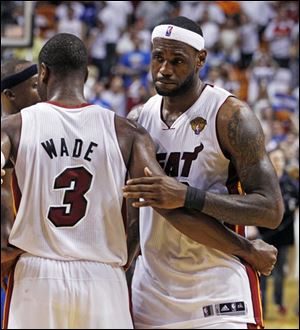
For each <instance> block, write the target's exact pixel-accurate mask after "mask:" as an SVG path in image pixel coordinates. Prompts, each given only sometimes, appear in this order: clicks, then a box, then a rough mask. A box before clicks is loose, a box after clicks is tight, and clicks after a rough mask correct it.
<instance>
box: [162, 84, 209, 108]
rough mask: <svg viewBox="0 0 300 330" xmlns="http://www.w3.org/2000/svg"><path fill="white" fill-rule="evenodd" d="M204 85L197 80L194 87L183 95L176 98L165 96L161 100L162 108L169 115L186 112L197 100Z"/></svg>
mask: <svg viewBox="0 0 300 330" xmlns="http://www.w3.org/2000/svg"><path fill="white" fill-rule="evenodd" d="M205 85H206V84H205V83H203V82H202V81H201V80H198V81H197V83H196V86H194V87H191V88H189V90H188V91H187V92H186V93H185V94H181V95H178V96H172V97H169V96H165V97H164V98H163V108H164V109H165V110H167V111H168V112H170V113H179V114H180V113H183V112H185V111H187V110H188V109H189V108H190V107H191V106H192V105H193V104H194V103H195V102H196V101H197V100H198V98H199V96H200V95H201V93H202V92H203V89H204V87H205Z"/></svg>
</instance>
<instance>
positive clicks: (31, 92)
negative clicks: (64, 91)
mask: <svg viewBox="0 0 300 330" xmlns="http://www.w3.org/2000/svg"><path fill="white" fill-rule="evenodd" d="M39 100H40V98H39V95H38V92H37V66H36V64H33V63H32V62H29V61H26V60H19V59H9V60H6V61H4V62H3V64H2V65H1V117H2V118H5V117H7V116H9V115H12V114H15V113H17V112H19V111H20V110H21V109H23V108H25V107H28V106H30V105H33V104H35V103H37V102H38V101H39ZM3 180H4V182H3V184H2V186H1V285H2V286H3V287H4V288H5V286H6V284H5V282H4V277H6V276H7V275H8V274H9V272H10V270H11V269H12V267H13V265H14V264H15V262H16V258H17V256H18V255H19V254H20V253H21V252H22V251H21V250H19V249H17V248H14V247H12V246H9V245H8V241H7V236H8V234H9V233H10V230H11V227H12V224H13V221H14V216H15V215H14V210H13V197H12V192H11V184H12V170H11V169H7V170H6V175H5V177H4V179H3ZM1 304H2V302H1Z"/></svg>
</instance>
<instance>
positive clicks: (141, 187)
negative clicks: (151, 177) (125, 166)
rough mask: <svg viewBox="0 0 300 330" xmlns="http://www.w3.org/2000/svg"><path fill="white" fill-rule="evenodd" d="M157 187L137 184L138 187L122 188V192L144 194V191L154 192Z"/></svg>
mask: <svg viewBox="0 0 300 330" xmlns="http://www.w3.org/2000/svg"><path fill="white" fill-rule="evenodd" d="M156 190H157V187H156V186H155V185H148V184H138V185H129V186H124V187H123V191H124V192H135V191H140V192H145V191H156Z"/></svg>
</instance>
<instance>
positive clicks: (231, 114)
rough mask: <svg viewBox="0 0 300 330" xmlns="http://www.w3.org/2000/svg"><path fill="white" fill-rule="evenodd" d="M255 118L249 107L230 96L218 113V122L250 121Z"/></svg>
mask: <svg viewBox="0 0 300 330" xmlns="http://www.w3.org/2000/svg"><path fill="white" fill-rule="evenodd" d="M254 117H255V115H254V112H253V111H252V110H251V108H250V107H249V105H248V104H247V103H246V102H245V101H242V100H240V99H238V98H237V97H235V96H234V95H230V96H229V97H228V98H227V99H226V101H225V102H224V103H223V105H222V106H221V107H220V109H219V112H218V121H224V122H227V121H231V120H232V119H236V120H242V121H244V120H252V119H253V118H254Z"/></svg>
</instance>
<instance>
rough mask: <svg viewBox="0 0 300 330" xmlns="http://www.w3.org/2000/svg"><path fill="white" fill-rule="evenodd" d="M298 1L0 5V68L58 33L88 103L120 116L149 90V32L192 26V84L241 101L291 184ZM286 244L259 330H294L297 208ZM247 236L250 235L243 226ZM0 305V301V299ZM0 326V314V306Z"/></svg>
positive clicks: (295, 169) (295, 161)
mask: <svg viewBox="0 0 300 330" xmlns="http://www.w3.org/2000/svg"><path fill="white" fill-rule="evenodd" d="M298 6H299V3H298V2H297V1H184V2H183V1H26V2H25V1H1V60H3V59H7V58H12V57H17V58H22V59H23V58H25V59H27V60H31V61H34V62H36V61H37V55H38V52H39V50H40V49H41V47H42V45H43V44H44V43H45V41H47V40H48V38H49V37H51V36H53V35H54V34H55V33H58V32H68V33H73V34H75V35H77V36H79V37H80V38H81V39H82V40H83V41H84V42H85V44H86V46H87V48H88V50H89V60H90V66H89V72H90V76H89V79H88V81H87V83H86V86H85V95H86V98H87V99H88V101H90V102H92V103H98V104H100V105H102V106H104V107H107V108H109V109H111V110H114V111H115V112H116V113H118V114H119V115H121V116H126V114H127V113H128V111H129V110H130V109H132V108H133V107H134V106H136V105H138V104H141V103H144V102H145V101H146V100H147V99H148V98H149V97H150V96H151V95H153V93H154V91H153V88H152V84H151V78H150V75H149V61H150V34H151V30H152V28H153V27H154V26H155V24H157V23H159V21H161V20H162V19H164V18H166V17H171V16H178V15H183V16H187V17H189V18H191V19H194V20H195V21H197V22H199V24H200V26H201V27H202V29H203V32H204V37H205V40H206V48H207V50H208V54H209V55H208V58H207V63H206V65H205V67H204V69H202V71H201V73H200V75H201V78H202V79H203V80H204V81H206V82H209V83H212V84H215V85H217V86H220V87H223V88H225V89H227V90H229V91H230V92H232V93H234V94H235V95H237V96H238V97H239V98H241V99H242V100H245V101H247V102H248V104H249V105H250V106H251V108H252V109H253V111H254V112H255V113H256V115H257V116H258V118H259V119H260V121H261V124H262V127H263V129H264V132H265V136H266V148H267V150H271V149H273V148H274V147H276V146H279V147H280V148H282V149H283V150H284V152H285V155H286V158H287V165H286V171H287V172H288V173H289V174H290V175H291V176H292V177H293V179H294V180H295V181H298V179H299V124H298V122H299V7H298ZM293 226H294V235H295V243H294V244H293V245H291V246H290V247H289V254H288V258H287V260H286V261H285V274H286V279H285V283H284V288H285V291H284V306H283V307H284V308H285V309H279V307H278V306H276V305H275V304H274V303H273V300H272V294H273V281H272V277H271V278H269V279H268V283H269V285H268V290H267V296H268V300H267V308H266V309H267V313H266V328H267V329H276V328H279V329H299V261H298V260H299V209H298V207H297V208H296V211H295V219H294V224H293ZM250 229H251V230H250V233H251V235H252V236H253V237H255V236H257V230H256V228H250ZM1 307H2V301H1ZM1 319H2V308H1Z"/></svg>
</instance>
